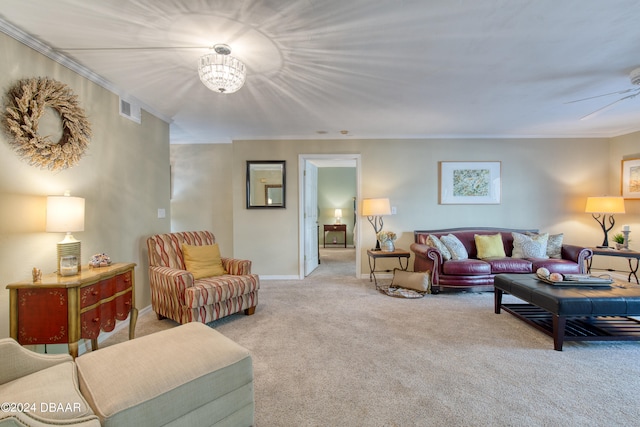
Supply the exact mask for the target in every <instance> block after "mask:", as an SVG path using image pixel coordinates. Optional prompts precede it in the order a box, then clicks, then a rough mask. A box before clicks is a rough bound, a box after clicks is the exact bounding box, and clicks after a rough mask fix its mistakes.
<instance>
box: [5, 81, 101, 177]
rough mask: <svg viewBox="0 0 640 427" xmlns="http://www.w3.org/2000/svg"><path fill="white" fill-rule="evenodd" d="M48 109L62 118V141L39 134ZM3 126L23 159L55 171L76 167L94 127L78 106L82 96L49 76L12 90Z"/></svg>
mask: <svg viewBox="0 0 640 427" xmlns="http://www.w3.org/2000/svg"><path fill="white" fill-rule="evenodd" d="M47 107H50V108H52V109H54V110H55V111H57V112H58V114H59V115H60V119H61V121H62V137H61V138H60V140H59V141H52V140H51V138H50V137H49V136H47V135H45V136H42V135H39V134H38V122H39V120H40V119H41V118H42V116H43V115H44V113H45V112H46V108H47ZM3 125H4V128H5V130H6V131H7V133H8V134H9V135H10V136H11V137H12V139H13V140H12V141H10V144H11V145H12V146H13V148H14V149H15V151H16V152H17V153H18V155H19V156H20V157H22V158H23V159H24V160H26V161H28V162H29V164H30V165H32V166H38V167H40V169H49V170H52V171H57V170H62V169H67V168H70V167H72V166H75V165H76V164H77V163H78V162H79V161H80V158H81V157H82V156H83V155H84V152H85V150H86V149H87V146H88V145H89V138H90V137H91V125H90V123H89V120H87V117H86V116H85V113H84V110H83V109H82V108H80V106H79V105H78V97H77V96H76V95H74V94H73V92H72V91H71V89H70V88H69V87H68V86H67V85H66V84H64V83H61V82H59V81H56V80H53V79H49V78H47V77H38V78H32V79H22V80H20V81H19V82H18V83H16V84H15V85H14V86H13V87H11V88H10V89H9V91H8V92H7V99H6V108H5V113H4V120H3Z"/></svg>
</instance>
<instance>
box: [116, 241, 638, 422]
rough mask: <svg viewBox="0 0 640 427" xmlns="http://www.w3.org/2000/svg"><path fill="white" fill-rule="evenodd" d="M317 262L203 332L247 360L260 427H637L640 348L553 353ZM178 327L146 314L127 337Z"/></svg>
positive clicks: (440, 300) (342, 265)
mask: <svg viewBox="0 0 640 427" xmlns="http://www.w3.org/2000/svg"><path fill="white" fill-rule="evenodd" d="M321 259H322V264H321V266H320V268H319V269H318V270H316V271H315V272H314V273H313V274H311V275H310V276H309V277H308V278H307V279H305V280H302V281H298V280H290V281H262V283H261V286H262V287H261V290H260V301H259V305H258V307H257V310H256V313H255V314H254V315H253V316H244V315H234V316H230V317H228V318H226V319H222V320H220V321H217V322H214V323H213V324H211V326H212V327H214V328H216V329H217V330H218V331H220V332H222V333H223V334H225V335H226V336H228V337H229V338H231V339H233V340H235V341H236V342H238V343H239V344H241V345H242V346H244V347H246V348H248V349H249V350H250V351H251V353H252V355H253V363H254V374H255V400H256V425H257V426H259V427H265V426H559V425H563V426H605V425H606V426H631V425H638V423H639V422H640V421H639V420H640V401H639V399H640V397H639V396H638V391H640V342H635V343H634V342H591V343H575V342H569V343H565V346H564V351H562V352H557V351H554V350H553V341H552V339H551V338H550V337H547V336H546V335H544V334H542V333H540V332H538V331H537V330H535V329H533V328H531V327H529V326H527V325H526V324H525V323H523V322H521V321H519V320H517V319H516V318H514V317H513V316H511V315H509V314H507V313H503V314H500V315H496V314H494V312H493V294H492V293H461V294H439V295H427V296H426V297H425V298H421V299H415V300H407V299H400V298H391V297H388V296H384V295H382V294H380V293H379V292H377V291H376V290H375V289H374V286H373V284H372V283H369V281H368V280H359V279H356V278H355V277H354V271H355V268H354V266H353V250H352V249H351V250H349V249H347V250H344V249H326V250H323V251H322V256H321ZM336 272H338V274H336ZM345 272H348V274H349V276H343V275H342V274H344V273H345ZM383 282H384V281H383ZM387 283H388V280H387ZM173 326H175V323H174V322H171V321H166V320H165V321H162V322H159V321H157V320H156V319H155V316H154V315H153V313H147V314H146V315H144V316H141V318H140V319H139V322H138V327H137V329H136V331H137V334H138V336H140V335H144V334H147V333H152V332H155V331H158V330H161V329H166V328H169V327H173ZM123 339H126V332H125V331H121V332H118V333H117V334H115V335H114V336H112V337H111V338H109V339H108V340H107V341H106V342H105V343H104V344H103V345H112V344H114V343H116V342H118V341H120V340H123ZM185 363H188V357H185Z"/></svg>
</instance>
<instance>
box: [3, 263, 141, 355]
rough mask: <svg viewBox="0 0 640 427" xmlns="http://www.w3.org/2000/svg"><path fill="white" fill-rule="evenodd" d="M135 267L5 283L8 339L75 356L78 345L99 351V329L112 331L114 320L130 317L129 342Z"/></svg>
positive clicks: (127, 265) (134, 318)
mask: <svg viewBox="0 0 640 427" xmlns="http://www.w3.org/2000/svg"><path fill="white" fill-rule="evenodd" d="M135 266H136V265H135V264H133V263H119V264H113V265H110V266H108V267H99V268H90V269H83V270H82V271H81V272H79V273H78V274H77V275H75V276H67V277H64V276H58V275H57V274H55V273H53V274H47V275H43V276H42V280H41V281H39V282H31V281H23V282H18V283H12V284H9V285H7V289H9V292H10V294H9V304H10V309H9V316H10V332H11V337H12V338H14V339H15V340H16V341H18V342H19V343H20V344H23V345H24V344H62V343H67V344H69V353H70V354H71V355H72V356H73V357H77V356H78V341H79V340H80V339H81V338H84V339H90V340H91V348H92V349H93V350H96V349H97V348H98V335H100V331H105V332H109V331H112V330H113V328H114V327H115V325H116V320H125V319H126V318H127V317H128V316H129V315H130V316H131V318H130V319H129V339H133V338H134V333H135V327H136V321H137V318H138V310H137V309H136V307H135V274H134V273H135V272H134V268H135Z"/></svg>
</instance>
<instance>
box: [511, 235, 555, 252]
mask: <svg viewBox="0 0 640 427" xmlns="http://www.w3.org/2000/svg"><path fill="white" fill-rule="evenodd" d="M511 235H512V236H513V253H512V254H511V256H512V257H513V258H549V257H548V256H547V241H548V240H549V233H544V234H538V235H537V236H527V235H525V234H521V233H516V232H513V233H511Z"/></svg>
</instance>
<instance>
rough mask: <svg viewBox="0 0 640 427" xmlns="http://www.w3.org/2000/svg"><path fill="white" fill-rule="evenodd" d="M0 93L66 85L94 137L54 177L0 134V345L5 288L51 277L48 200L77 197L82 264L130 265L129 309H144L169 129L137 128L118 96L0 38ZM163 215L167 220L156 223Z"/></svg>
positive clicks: (5, 329) (164, 203)
mask: <svg viewBox="0 0 640 427" xmlns="http://www.w3.org/2000/svg"><path fill="white" fill-rule="evenodd" d="M0 51H1V52H2V56H3V58H2V59H3V60H2V62H0V87H1V88H2V91H3V93H6V90H7V89H8V87H9V86H11V85H12V84H14V83H15V82H16V81H17V80H18V79H20V78H30V77H38V76H48V77H51V78H54V79H56V80H59V81H61V82H64V83H66V84H67V85H68V86H70V87H71V89H72V90H73V91H74V93H75V94H76V95H77V96H78V101H79V104H80V106H81V107H82V108H83V109H84V110H85V112H86V114H87V115H88V118H89V121H90V122H91V126H92V131H93V137H92V138H91V143H90V145H89V148H88V151H87V154H86V155H85V157H84V158H83V159H82V160H81V161H80V163H79V164H78V165H77V166H75V167H73V168H71V169H67V170H64V171H60V172H50V171H48V170H40V169H38V168H36V167H34V166H29V165H28V164H27V163H26V162H24V161H22V160H21V159H20V158H18V157H17V156H16V154H15V152H14V151H13V149H12V148H11V147H10V146H9V144H8V142H7V137H6V136H5V135H4V134H0V272H1V277H2V280H1V283H2V287H1V288H0V337H6V336H9V310H8V309H9V292H8V291H7V290H6V289H5V286H6V284H8V283H12V282H15V281H19V280H25V279H28V278H30V277H31V269H32V268H33V267H37V268H40V269H41V270H42V271H43V272H45V273H47V272H53V271H55V269H56V265H55V264H56V243H57V242H58V241H60V240H62V238H63V237H64V236H63V235H62V233H46V232H45V205H46V196H47V195H61V194H63V192H64V191H65V190H70V191H71V194H72V195H75V196H79V197H84V198H85V200H86V201H85V203H86V215H85V231H83V232H78V233H74V236H75V237H76V238H77V239H79V240H81V241H82V255H83V259H82V262H83V264H86V263H87V262H88V260H89V258H90V256H91V255H93V254H95V253H98V252H105V253H107V254H109V255H110V256H111V258H112V259H113V261H115V262H121V261H127V262H135V263H136V264H137V265H138V266H137V268H136V305H137V306H138V308H143V307H146V306H148V305H149V304H150V296H149V285H148V280H147V265H148V263H147V255H146V246H145V244H146V243H145V241H146V237H147V236H149V235H151V234H154V233H158V232H168V231H169V230H170V222H169V217H170V213H171V212H170V205H169V125H168V124H167V123H166V122H164V121H161V120H159V119H157V118H156V117H154V116H152V115H149V114H146V112H144V111H143V116H142V124H141V125H140V124H137V123H134V122H132V121H129V120H127V119H125V118H123V117H121V116H120V115H119V113H118V96H116V95H114V94H113V93H111V92H109V91H107V90H105V89H104V88H102V87H100V86H98V85H96V84H94V83H92V82H90V81H89V80H87V79H85V78H83V77H81V76H79V75H78V74H76V73H74V72H72V71H70V70H69V69H67V68H65V67H63V66H61V65H59V64H57V63H55V62H53V61H51V60H50V59H48V58H46V57H44V56H43V55H41V54H39V53H37V52H35V51H34V50H32V49H30V48H28V47H26V46H24V45H22V44H20V43H18V42H17V41H15V40H13V39H12V38H10V37H8V36H6V35H4V34H0ZM158 208H164V209H166V212H167V218H166V219H158V218H157V209H158Z"/></svg>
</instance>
